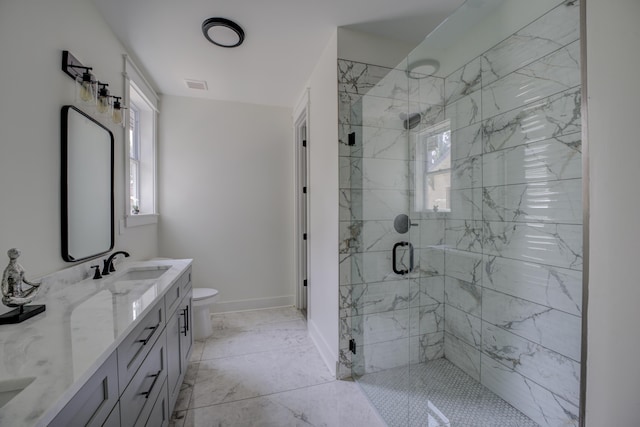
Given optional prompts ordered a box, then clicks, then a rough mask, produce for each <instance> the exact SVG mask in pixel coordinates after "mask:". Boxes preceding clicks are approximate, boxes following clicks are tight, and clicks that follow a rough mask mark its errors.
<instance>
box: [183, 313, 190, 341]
mask: <svg viewBox="0 0 640 427" xmlns="http://www.w3.org/2000/svg"><path fill="white" fill-rule="evenodd" d="M182 315H183V316H184V330H183V331H182V333H183V334H184V336H185V337H186V336H187V332H188V331H189V306H186V307H185V308H183V309H182Z"/></svg>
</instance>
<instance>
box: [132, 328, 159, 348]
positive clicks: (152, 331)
mask: <svg viewBox="0 0 640 427" xmlns="http://www.w3.org/2000/svg"><path fill="white" fill-rule="evenodd" d="M158 326H160V323H158V324H157V325H156V326H150V327H148V328H144V329H145V330H146V329H149V330H151V333H149V336H148V337H146V338H145V339H143V340H138V341H136V342H141V343H142V345H147V343H148V342H149V340H150V339H151V337H152V336H153V334H154V333H155V332H156V329H158Z"/></svg>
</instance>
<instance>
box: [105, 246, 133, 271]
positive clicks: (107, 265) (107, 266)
mask: <svg viewBox="0 0 640 427" xmlns="http://www.w3.org/2000/svg"><path fill="white" fill-rule="evenodd" d="M120 254H122V255H124V256H125V258H128V257H129V252H125V251H117V252H114V253H112V254H111V256H110V257H109V258H107V259H105V260H104V267H103V268H102V275H103V276H106V275H107V274H109V273H113V272H114V271H116V268H115V267H114V266H113V260H114V259H115V257H116V255H120Z"/></svg>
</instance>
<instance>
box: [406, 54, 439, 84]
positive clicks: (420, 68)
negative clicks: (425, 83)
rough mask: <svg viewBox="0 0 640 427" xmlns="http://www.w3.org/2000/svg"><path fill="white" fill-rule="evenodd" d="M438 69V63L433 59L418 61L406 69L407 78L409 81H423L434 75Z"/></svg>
mask: <svg viewBox="0 0 640 427" xmlns="http://www.w3.org/2000/svg"><path fill="white" fill-rule="evenodd" d="M439 69H440V63H439V62H438V61H436V60H435V59H420V60H418V61H414V62H412V63H411V64H409V66H408V67H407V76H408V77H409V78H410V79H424V78H425V77H429V76H431V75H433V74H435V73H436V72H437V71H438V70H439Z"/></svg>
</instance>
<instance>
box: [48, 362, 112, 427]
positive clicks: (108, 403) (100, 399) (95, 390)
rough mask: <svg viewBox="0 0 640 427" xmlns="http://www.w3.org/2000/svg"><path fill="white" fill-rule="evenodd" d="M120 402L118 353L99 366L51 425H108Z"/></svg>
mask: <svg viewBox="0 0 640 427" xmlns="http://www.w3.org/2000/svg"><path fill="white" fill-rule="evenodd" d="M117 402H118V369H117V364H116V353H115V352H113V354H111V356H109V358H108V359H107V360H106V361H105V362H104V363H103V364H102V366H100V368H98V370H97V371H96V373H95V374H93V375H92V376H91V378H89V380H88V381H87V382H86V383H85V384H84V385H83V386H82V387H81V388H80V390H79V391H78V393H76V395H75V397H74V398H73V399H71V401H70V402H69V403H67V405H66V406H65V407H64V408H63V409H62V411H60V412H59V413H58V415H56V417H55V418H54V419H53V421H52V422H51V423H50V424H49V427H69V426H96V427H97V426H102V425H103V424H104V425H108V423H106V421H107V420H108V419H111V417H110V415H111V413H112V410H113V407H114V405H115V404H116V403H117Z"/></svg>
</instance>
